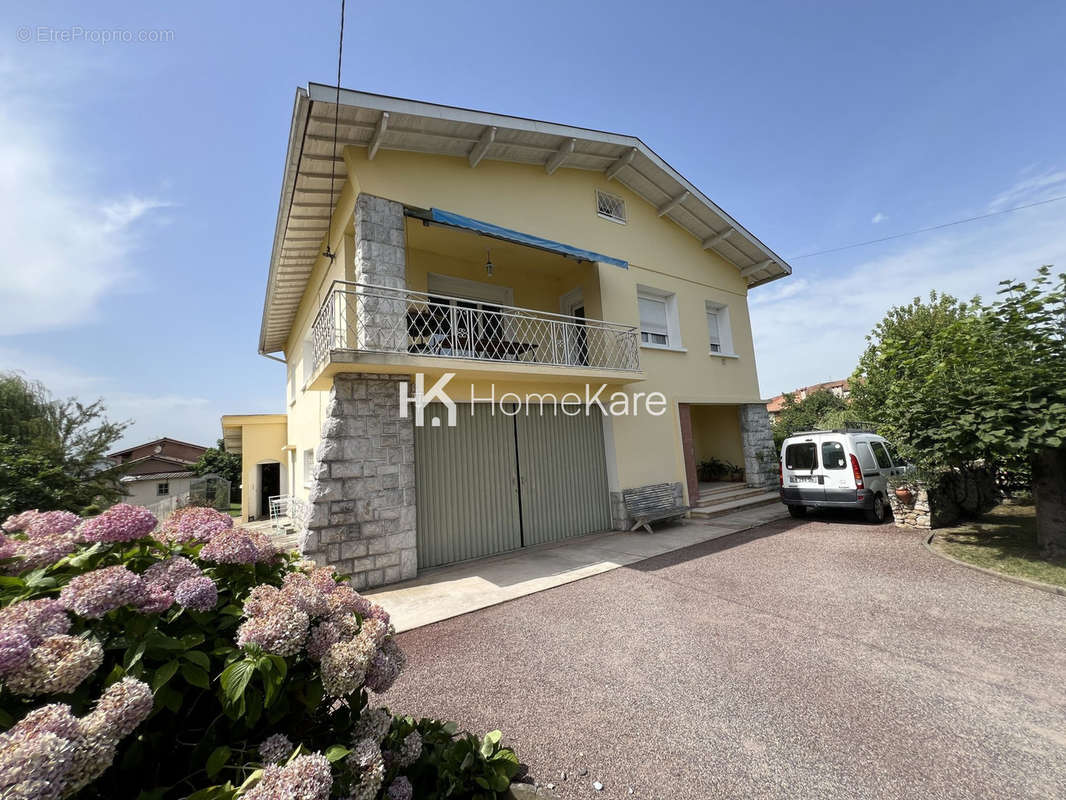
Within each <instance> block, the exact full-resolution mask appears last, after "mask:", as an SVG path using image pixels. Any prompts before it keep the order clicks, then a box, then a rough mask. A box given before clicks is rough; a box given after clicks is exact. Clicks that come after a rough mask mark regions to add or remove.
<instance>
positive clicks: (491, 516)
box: [415, 403, 522, 569]
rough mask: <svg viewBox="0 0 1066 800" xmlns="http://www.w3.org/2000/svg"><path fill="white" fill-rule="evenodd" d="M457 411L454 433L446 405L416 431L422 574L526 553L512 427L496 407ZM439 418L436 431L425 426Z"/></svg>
mask: <svg viewBox="0 0 1066 800" xmlns="http://www.w3.org/2000/svg"><path fill="white" fill-rule="evenodd" d="M473 406H474V409H473V410H474V414H473V416H471V414H470V411H471V406H470V404H459V409H458V417H457V419H456V422H457V424H456V426H455V427H454V428H449V427H447V426H446V425H444V424H443V423H444V421H445V420H446V419H447V417H446V415H445V412H444V411H443V406H441V407H440V409H432V410H431V409H430V408H427V409H426V422H427V424H426V425H424V426H423V427H421V428H419V427H416V428H415V487H416V495H417V501H418V567H419V569H423V568H425V567H435V566H438V565H440V564H450V563H451V562H453V561H464V560H466V559H468V558H479V557H481V556H487V555H492V554H493V553H502V552H505V551H507V550H514V549H515V548H517V547H521V546H522V535H521V524H520V521H519V516H518V476H517V475H516V466H515V464H516V459H515V440H514V421H513V420H511V419H510V418H508V417H506V416H504V415H503V414H501V413H499V409H497V410H496V414H495V416H494V415H493V414H492V406H491V405H488V404H478V403H475V404H473ZM434 416H436V417H438V418H439V419H440V420H441V426H440V427H439V428H433V427H430V426H429V425H428V422H429V420H431V419H432V418H433V417H434Z"/></svg>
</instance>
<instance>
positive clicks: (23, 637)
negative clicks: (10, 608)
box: [0, 627, 33, 676]
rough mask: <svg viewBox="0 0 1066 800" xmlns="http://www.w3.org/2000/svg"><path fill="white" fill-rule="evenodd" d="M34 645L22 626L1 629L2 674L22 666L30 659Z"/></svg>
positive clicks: (0, 667) (0, 656)
mask: <svg viewBox="0 0 1066 800" xmlns="http://www.w3.org/2000/svg"><path fill="white" fill-rule="evenodd" d="M32 650H33V645H32V644H31V643H30V637H29V636H28V635H27V633H26V630H25V629H24V628H21V627H11V628H3V629H0V676H3V675H6V674H7V673H8V672H13V671H14V670H16V669H19V668H20V667H22V666H23V665H24V664H25V663H26V662H27V661H29V660H30V651H32Z"/></svg>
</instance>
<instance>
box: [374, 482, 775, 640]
mask: <svg viewBox="0 0 1066 800" xmlns="http://www.w3.org/2000/svg"><path fill="white" fill-rule="evenodd" d="M784 516H787V512H786V511H785V508H784V506H782V505H780V504H779V503H772V504H769V505H765V506H757V507H755V508H750V509H745V510H743V511H737V512H734V513H732V514H726V515H722V516H720V517H713V518H711V519H707V520H684V521H683V522H679V523H674V524H662V525H653V526H652V527H653V528H654V529H655V533H651V534H649V533H643V532H641V533H620V532H607V533H594V534H590V535H588V536H581V537H578V538H575V539H567V540H566V541H564V542H556V543H553V544H550V545H541V546H538V547H529V548H525V549H523V550H517V551H515V552H512V553H507V554H505V555H501V556H495V557H493V558H485V559H479V560H476V561H466V562H463V563H461V564H453V565H451V566H448V567H441V568H439V569H433V570H427V571H426V572H424V573H423V574H421V575H419V577H418V578H416V579H415V580H412V581H407V582H405V583H398V584H393V585H391V586H389V587H388V588H386V589H383V590H381V591H377V592H366V593H365V594H366V596H367V597H369V598H371V599H373V600H374V602H376V603H380V604H381V605H382V606H383V607H384V608H385V610H386V611H388V612H389V614H390V615H391V617H392V621H393V624H394V625H395V626H396V630H397V631H406V630H411V629H412V628H418V627H420V626H422V625H428V624H430V623H432V622H440V621H441V620H445V619H449V618H451V617H457V616H459V615H460V614H467V613H469V612H471V611H477V610H478V609H481V608H487V607H488V606H494V605H496V604H497V603H503V602H505V601H507V600H513V599H515V598H516V597H523V596H525V595H527V594H533V593H534V592H540V591H543V590H545V589H551V588H553V587H555V586H562V585H563V584H565V583H571V582H573V581H577V580H581V579H582V578H587V577H589V576H591V575H598V574H600V573H603V572H609V571H610V570H613V569H618V567H622V566H625V565H627V564H632V563H634V562H637V561H641V560H642V559H645V558H650V557H652V556H658V555H662V554H663V553H668V552H671V551H673V550H678V549H680V548H682V547H690V546H691V545H694V544H699V543H700V542H706V541H710V540H712V539H717V538H719V537H720V536H727V535H729V534H732V533H736V532H737V531H743V530H747V529H748V528H751V527H754V526H756V525H762V524H764V523H766V522H769V521H770V520H775V519H781V518H782V517H784Z"/></svg>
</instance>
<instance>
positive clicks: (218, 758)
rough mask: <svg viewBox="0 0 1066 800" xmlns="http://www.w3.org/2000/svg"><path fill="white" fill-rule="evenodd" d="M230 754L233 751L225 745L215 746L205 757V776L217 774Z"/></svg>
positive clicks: (210, 776) (211, 776)
mask: <svg viewBox="0 0 1066 800" xmlns="http://www.w3.org/2000/svg"><path fill="white" fill-rule="evenodd" d="M232 754H233V751H232V750H230V749H229V747H227V746H226V745H221V746H219V747H216V748H215V749H214V751H212V753H211V755H209V756H208V757H207V777H209V778H213V777H215V776H216V775H218V773H219V772H221V770H222V768H223V767H224V766H226V762H227V761H229V757H230V755H232Z"/></svg>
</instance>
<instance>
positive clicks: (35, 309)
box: [0, 69, 168, 335]
mask: <svg viewBox="0 0 1066 800" xmlns="http://www.w3.org/2000/svg"><path fill="white" fill-rule="evenodd" d="M0 77H2V78H4V81H3V82H2V83H0V87H2V86H4V85H10V81H11V80H12V79H13V78H17V77H18V74H17V73H12V70H10V69H4V70H0ZM66 113H68V112H49V111H46V110H45V109H44V108H43V107H41V106H38V105H36V104H34V103H33V102H32V101H31V100H30V98H28V97H27V96H26V95H24V94H22V95H20V94H17V93H16V92H15V91H14V90H8V89H5V88H0V130H3V131H4V136H3V137H2V139H0V248H2V250H3V258H2V259H0V287H2V290H0V335H11V334H22V333H31V332H36V331H42V330H49V329H55V328H62V327H67V326H71V325H76V324H78V323H81V322H84V321H87V320H91V319H93V318H94V316H95V314H96V313H97V309H98V308H99V305H100V302H101V300H102V299H103V298H104V297H106V296H107V295H108V294H109V293H112V292H114V291H116V290H119V289H129V287H130V283H131V281H132V279H133V277H134V270H133V268H132V267H131V264H130V262H131V259H130V256H131V254H132V253H134V252H135V250H136V249H137V247H138V244H139V236H138V234H139V231H140V229H141V226H143V223H144V220H145V218H146V216H148V215H149V214H150V213H151V212H152V211H153V210H155V209H158V208H161V207H163V206H166V205H168V203H166V202H165V201H163V200H160V199H158V198H154V197H148V196H143V195H141V194H128V195H126V196H123V197H120V198H112V197H108V196H107V192H106V191H105V190H102V189H100V188H99V187H98V186H97V185H94V184H96V183H97V182H98V181H97V180H93V179H91V178H90V179H87V178H86V177H85V175H86V170H85V169H84V167H83V166H82V165H81V164H80V163H79V161H78V154H79V152H81V151H80V150H79V148H78V146H77V142H76V139H73V138H67V137H65V136H64V133H65V127H66V125H65V123H64V121H63V120H64V117H65V114H66Z"/></svg>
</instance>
